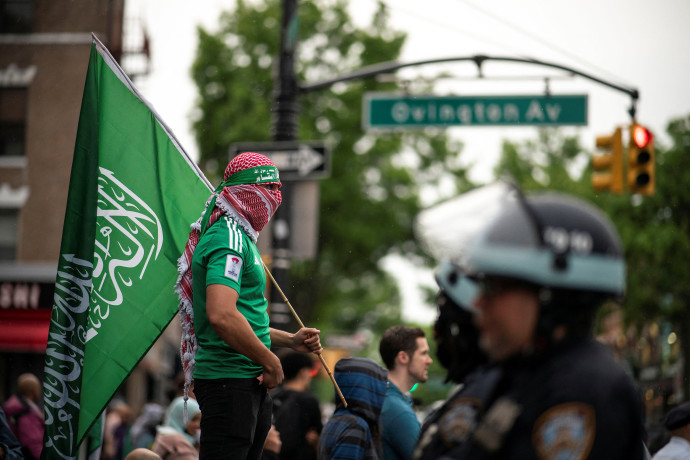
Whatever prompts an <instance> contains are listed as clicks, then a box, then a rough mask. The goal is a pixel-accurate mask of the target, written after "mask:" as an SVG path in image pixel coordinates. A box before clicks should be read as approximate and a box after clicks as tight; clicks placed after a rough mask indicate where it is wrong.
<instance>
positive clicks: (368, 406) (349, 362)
mask: <svg viewBox="0 0 690 460" xmlns="http://www.w3.org/2000/svg"><path fill="white" fill-rule="evenodd" d="M333 376H334V378H335V380H336V382H338V386H339V387H340V389H341V391H342V393H343V396H345V400H346V401H347V407H345V405H344V404H343V402H342V400H341V399H339V398H338V397H337V395H336V398H335V403H336V406H335V412H334V413H333V416H332V417H331V418H330V419H329V420H328V422H327V423H326V426H324V427H323V431H321V437H320V438H319V450H318V455H317V458H318V459H319V460H365V459H366V460H376V459H379V458H382V448H381V433H380V428H379V417H380V416H381V409H382V408H383V401H384V399H385V398H386V388H387V387H388V372H387V371H386V370H385V369H384V368H383V367H381V366H380V365H379V364H377V363H376V362H374V361H372V360H371V359H369V358H343V359H341V360H340V361H338V362H337V363H336V365H335V371H334V373H333Z"/></svg>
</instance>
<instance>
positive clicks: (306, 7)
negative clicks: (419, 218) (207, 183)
mask: <svg viewBox="0 0 690 460" xmlns="http://www.w3.org/2000/svg"><path fill="white" fill-rule="evenodd" d="M280 23H281V11H280V2H279V1H278V0H258V1H257V2H251V3H250V2H247V1H244V0H238V1H237V7H236V9H235V10H233V11H231V12H227V13H225V14H223V15H222V17H221V20H220V25H219V28H218V30H217V32H209V31H206V30H204V29H201V28H200V29H199V31H198V33H199V48H198V51H197V56H196V60H195V62H194V66H193V71H192V73H193V78H194V81H195V82H196V84H197V86H198V88H199V93H200V98H199V100H198V105H197V107H198V109H199V110H198V113H199V118H198V120H197V121H196V122H195V124H194V127H195V132H196V138H197V141H198V144H199V146H200V152H201V164H202V167H203V168H204V170H205V171H206V172H207V173H208V174H209V175H210V176H211V177H215V178H216V180H217V179H218V176H219V175H220V174H221V172H222V169H221V168H223V167H224V166H225V164H226V163H227V160H228V154H227V152H228V147H229V145H230V144H231V143H233V142H251V141H269V140H271V126H270V125H271V101H272V94H273V77H272V68H273V66H274V65H275V62H274V60H275V59H274V56H276V55H277V53H278V49H279V36H280ZM404 41H405V34H404V33H402V32H398V31H395V30H393V29H392V28H391V27H390V26H389V25H388V14H387V10H386V8H385V6H384V5H383V4H382V3H381V4H379V5H378V8H377V10H376V12H375V14H374V16H373V18H372V20H371V23H370V24H369V25H368V26H366V27H363V28H358V27H357V26H355V25H354V24H353V22H352V20H351V18H350V17H349V15H348V12H347V2H346V1H344V0H329V1H327V0H320V1H314V2H300V3H299V45H298V48H297V50H298V51H297V58H296V61H297V64H296V68H297V74H298V80H299V81H318V80H321V79H325V78H332V77H335V76H338V75H343V74H345V73H348V72H350V71H353V70H355V69H358V68H360V67H363V66H366V65H370V64H375V63H380V62H385V61H391V60H395V59H397V58H398V57H399V55H400V51H401V49H402V46H403V43H404ZM392 90H395V84H393V83H390V82H388V83H386V82H379V81H377V80H376V79H367V80H360V81H354V82H349V83H341V84H337V85H335V86H334V87H332V88H331V89H329V90H320V91H315V92H311V93H306V94H301V95H300V98H299V104H300V109H301V111H300V114H299V123H298V139H302V140H324V141H325V142H326V143H327V144H328V145H329V146H330V149H331V152H332V164H331V176H330V177H329V178H327V179H324V180H322V181H321V184H320V209H319V212H320V216H319V220H320V222H319V225H320V227H319V241H318V257H317V258H316V259H315V260H312V261H305V262H300V263H294V262H293V266H292V269H291V272H290V279H291V283H290V286H289V291H290V299H291V303H293V304H294V305H296V306H299V311H300V316H301V317H302V319H303V320H304V321H305V322H309V323H310V324H316V325H318V326H319V327H325V328H329V327H330V328H336V329H340V330H343V331H347V332H352V331H355V330H358V329H360V328H370V329H374V330H379V331H380V330H382V329H383V328H385V327H386V326H388V325H390V324H394V323H399V322H400V305H399V300H400V299H399V295H398V293H397V289H396V287H395V283H394V282H393V280H392V279H391V278H390V277H389V276H387V275H386V274H385V273H384V272H383V271H382V270H381V269H380V268H379V260H380V259H381V258H382V257H384V256H386V255H387V254H390V253H394V252H397V253H401V254H406V253H410V252H414V251H415V245H414V244H412V243H411V242H412V241H413V235H412V220H413V218H414V216H415V215H416V213H417V212H418V210H419V208H420V204H419V196H420V192H421V190H423V189H424V188H426V187H434V186H435V184H436V183H437V181H438V180H439V178H441V177H444V176H445V177H449V178H450V179H451V180H452V181H454V182H455V183H456V184H457V186H458V187H460V188H466V187H467V186H468V182H467V179H466V177H465V171H464V169H463V168H462V167H461V166H460V165H459V163H458V161H457V154H458V152H459V150H460V149H461V144H459V143H458V142H454V143H453V142H450V141H449V140H448V139H447V138H446V136H445V134H444V133H443V131H438V130H436V131H434V130H427V131H423V132H421V131H420V132H408V133H369V132H365V131H364V130H363V129H362V126H361V125H362V123H361V116H362V115H361V113H362V98H363V95H364V93H365V92H367V91H392ZM284 198H285V201H286V202H287V201H289V200H290V197H289V196H286V197H284Z"/></svg>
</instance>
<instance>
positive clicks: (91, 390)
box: [41, 36, 211, 459]
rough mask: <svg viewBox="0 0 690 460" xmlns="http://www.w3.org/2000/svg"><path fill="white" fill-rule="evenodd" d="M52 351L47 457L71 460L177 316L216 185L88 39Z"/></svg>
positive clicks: (102, 50)
mask: <svg viewBox="0 0 690 460" xmlns="http://www.w3.org/2000/svg"><path fill="white" fill-rule="evenodd" d="M93 40H94V42H93V45H92V47H91V57H90V60H89V67H88V71H87V75H86V84H85V87H84V96H83V100H82V106H81V114H80V117H79V127H78V131H77V140H76V145H75V148H74V159H73V163H72V173H71V178H70V185H69V194H68V198H67V209H66V212H65V223H64V228H63V233H62V243H61V244H62V245H61V249H60V259H59V262H58V272H57V278H56V282H55V298H54V301H53V311H52V317H51V324H50V333H49V336H48V345H47V350H46V365H45V381H44V403H45V413H46V430H45V437H44V446H45V447H44V449H43V454H42V456H41V458H43V459H53V458H61V459H62V458H76V456H77V450H78V447H79V444H80V443H81V442H82V440H83V438H84V436H85V435H86V433H87V431H88V430H89V428H90V427H91V426H92V424H93V423H94V422H95V421H97V420H98V419H99V415H100V414H101V412H102V411H103V409H104V408H105V406H106V404H107V403H108V402H109V400H110V399H111V397H112V396H113V394H114V393H115V391H116V390H117V388H118V387H119V386H120V384H121V383H122V381H123V380H125V379H126V378H127V376H128V375H129V373H130V372H131V371H132V369H133V368H134V367H135V366H136V364H137V363H138V362H139V360H140V359H141V358H142V357H143V356H144V354H145V353H146V352H147V351H148V349H149V348H150V347H151V346H152V345H153V343H154V342H155V341H156V339H157V338H158V337H159V336H160V334H161V333H162V332H163V330H164V329H165V327H166V326H167V325H168V323H169V322H170V320H171V319H172V318H173V316H174V315H175V313H176V312H177V304H178V298H177V295H176V294H175V293H174V291H173V288H174V285H175V282H176V280H177V276H178V273H177V259H178V257H179V256H180V254H182V251H183V250H184V245H185V243H186V241H187V237H188V235H189V230H190V227H189V226H190V223H192V222H194V221H195V220H197V219H198V218H199V216H200V215H201V211H202V210H203V204H204V203H205V200H206V199H207V198H208V196H209V194H210V192H209V189H210V188H211V187H210V184H209V183H208V181H207V180H206V178H205V177H204V176H203V174H202V173H201V171H200V170H199V169H198V167H197V166H196V165H195V164H194V162H193V161H192V160H191V159H190V158H189V157H188V156H187V154H186V153H185V152H184V150H183V149H182V148H181V147H180V145H179V143H178V142H177V140H176V139H175V137H174V136H173V135H172V133H171V132H170V130H169V129H168V128H167V126H166V125H165V124H164V123H163V122H162V121H161V119H160V118H159V117H158V116H157V114H156V113H155V111H154V110H153V109H152V108H151V106H150V105H149V104H148V103H147V102H146V101H145V100H144V99H143V97H141V96H140V95H139V93H138V92H137V90H136V88H135V87H134V85H133V84H132V82H131V81H130V80H129V78H127V76H126V75H125V73H124V72H123V71H122V69H121V68H120V67H119V66H118V65H117V63H116V62H115V60H114V59H113V57H112V56H111V55H110V53H109V52H108V50H107V49H106V48H105V47H104V46H103V44H102V43H101V42H100V41H98V39H97V38H96V37H95V36H94V37H93Z"/></svg>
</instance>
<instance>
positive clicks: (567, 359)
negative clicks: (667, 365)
mask: <svg viewBox="0 0 690 460" xmlns="http://www.w3.org/2000/svg"><path fill="white" fill-rule="evenodd" d="M497 190H498V191H499V192H501V191H502V193H496V191H497ZM480 195H481V194H477V193H474V194H473V196H472V198H473V199H472V200H470V201H472V203H473V205H472V206H468V209H474V210H475V211H474V212H475V213H476V212H477V210H480V211H481V212H480V214H481V217H484V218H486V224H484V225H476V224H473V225H468V224H469V223H470V222H471V220H467V219H471V213H470V214H468V213H465V214H464V217H463V218H460V217H458V216H463V213H462V212H460V211H459V209H460V208H461V207H462V206H463V205H464V204H465V203H463V202H462V200H461V199H460V200H457V201H456V202H454V203H452V204H450V205H449V204H448V203H446V204H444V205H441V206H439V207H438V208H437V209H436V210H434V209H432V210H429V211H427V212H426V213H425V214H424V215H421V216H420V219H418V227H424V226H425V225H426V226H427V227H433V226H438V222H441V221H442V218H441V217H442V216H439V213H441V214H443V213H446V214H447V213H448V212H449V210H450V211H452V213H451V219H449V220H450V222H448V225H446V226H445V228H444V232H438V231H436V232H434V231H429V232H426V233H425V232H423V231H422V232H419V231H418V234H421V237H422V238H427V239H429V238H431V239H432V240H433V239H434V238H435V239H436V241H435V243H434V242H433V241H431V242H430V241H427V246H429V245H433V244H436V245H437V246H441V247H443V245H444V244H445V245H446V246H448V242H449V241H451V240H450V239H449V237H448V235H447V233H451V234H452V233H453V232H452V230H455V229H456V228H458V229H461V226H470V227H473V228H474V229H475V230H476V231H475V232H474V233H473V234H471V237H468V238H467V239H466V240H465V241H463V242H462V243H461V244H458V243H453V244H454V246H452V247H447V248H446V249H447V252H449V255H451V256H458V257H456V258H455V259H454V262H455V264H454V266H455V267H456V270H457V271H458V273H461V272H462V270H464V271H466V273H467V274H468V275H469V276H471V277H472V278H473V279H475V280H477V283H478V287H479V291H478V295H477V297H476V299H475V301H474V308H475V310H476V315H475V322H476V325H477V327H478V329H479V346H480V348H481V349H482V350H483V351H484V352H485V353H486V354H487V356H488V357H489V360H490V362H491V363H492V365H490V366H487V367H486V368H484V369H483V370H480V371H479V372H478V375H474V376H472V377H471V380H472V382H471V383H468V384H467V385H466V386H465V389H463V390H461V392H460V394H459V395H456V398H458V399H460V398H461V397H462V395H463V393H466V396H467V397H468V398H475V397H476V399H478V402H477V404H476V406H475V408H476V410H475V412H474V414H471V415H470V416H468V417H465V418H460V417H456V418H453V419H449V420H448V427H445V428H444V426H443V424H442V423H439V424H438V429H437V434H436V437H437V438H444V441H445V442H443V443H442V444H445V445H446V450H445V452H442V453H441V452H436V453H435V455H436V458H441V457H447V458H471V459H484V458H500V459H521V460H523V459H557V458H569V459H585V458H590V459H641V458H643V453H644V448H643V442H642V440H643V425H642V409H641V404H640V398H639V396H638V394H637V391H636V389H635V387H634V385H633V383H632V381H631V380H630V379H629V377H628V376H627V375H626V373H625V372H624V371H623V369H622V368H621V367H620V366H619V365H618V363H616V362H615V360H614V359H613V358H612V357H611V355H610V353H609V352H608V351H607V350H606V349H605V348H604V347H603V346H602V345H600V344H599V343H597V342H596V341H595V340H594V339H593V337H592V327H593V321H594V316H595V313H596V310H597V308H598V307H599V306H600V305H601V304H602V303H603V302H605V301H606V300H607V299H610V298H612V297H617V296H621V295H622V294H623V292H624V288H625V281H624V277H625V263H624V260H623V256H622V251H621V245H620V242H619V238H618V235H617V233H616V231H615V229H614V228H613V226H612V224H611V223H610V221H609V220H608V219H607V218H606V216H604V215H603V214H602V213H601V212H600V211H599V210H598V209H596V208H594V207H593V206H591V205H589V204H587V203H584V202H582V201H580V200H576V199H574V198H570V197H567V196H563V195H557V194H540V195H533V196H529V197H527V198H525V197H524V196H523V195H522V194H521V193H520V192H519V190H517V189H515V188H513V187H511V186H509V185H505V184H504V185H501V186H499V187H497V188H496V187H494V188H493V189H492V193H490V194H488V195H487V194H485V195H486V196H491V197H493V201H494V202H493V203H482V206H481V208H478V207H477V206H476V205H477V197H478V196H480ZM481 196H484V195H481ZM463 219H464V220H463ZM430 223H431V224H433V225H430ZM454 225H456V226H454ZM439 235H443V236H442V237H439ZM456 279H460V280H461V279H462V277H460V276H458V277H456ZM453 424H455V425H456V426H458V427H460V429H458V430H456V431H457V432H461V434H462V436H457V437H456V438H455V439H452V438H451V437H449V433H452V432H453V430H454V428H453V427H452V425H453ZM444 433H445V434H444ZM425 434H426V433H425ZM423 436H424V435H423ZM427 437H429V435H427ZM430 437H432V438H433V436H430ZM449 438H450V441H451V442H448V440H449ZM420 439H423V437H422V438H420ZM420 444H421V441H420ZM432 444H433V443H432ZM422 458H431V457H426V456H423V457H422Z"/></svg>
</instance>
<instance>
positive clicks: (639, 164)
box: [628, 123, 654, 195]
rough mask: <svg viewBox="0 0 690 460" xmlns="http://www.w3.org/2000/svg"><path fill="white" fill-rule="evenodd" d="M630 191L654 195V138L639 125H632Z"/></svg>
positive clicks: (629, 169)
mask: <svg viewBox="0 0 690 460" xmlns="http://www.w3.org/2000/svg"><path fill="white" fill-rule="evenodd" d="M628 189H629V190H630V193H639V194H641V195H653V194H654V136H653V135H652V132H651V131H649V130H648V129H647V128H645V127H644V126H640V125H638V124H637V123H633V124H632V125H630V141H629V143H628Z"/></svg>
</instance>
